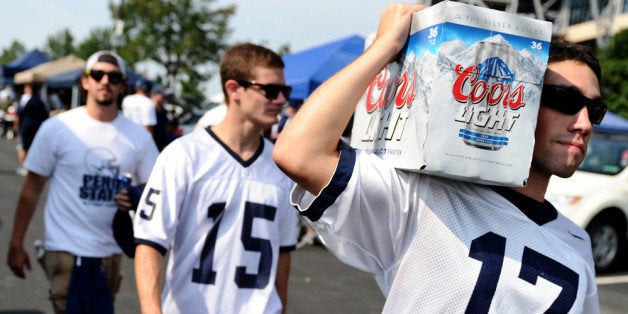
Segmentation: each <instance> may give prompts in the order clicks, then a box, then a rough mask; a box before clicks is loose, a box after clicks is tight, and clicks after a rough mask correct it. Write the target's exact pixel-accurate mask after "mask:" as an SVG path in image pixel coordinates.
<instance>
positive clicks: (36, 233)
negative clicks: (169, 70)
mask: <svg viewBox="0 0 628 314" xmlns="http://www.w3.org/2000/svg"><path fill="white" fill-rule="evenodd" d="M15 147H16V142H15V141H9V140H7V139H0V204H1V205H2V206H1V207H0V261H1V262H0V314H9V313H11V314H43V313H46V314H48V313H53V311H52V306H51V305H50V302H49V301H48V292H47V291H48V281H47V280H46V278H45V275H44V272H43V270H42V269H41V267H40V266H39V265H38V264H37V262H36V261H35V250H34V246H33V245H32V244H33V242H34V241H35V240H36V239H41V238H43V205H44V200H45V197H46V195H45V194H44V195H42V199H41V200H40V202H39V206H38V210H37V212H36V213H35V216H34V217H33V220H32V221H31V224H30V227H29V229H28V232H27V235H26V240H25V245H26V246H27V247H30V248H32V251H31V253H32V254H31V255H30V256H31V264H32V270H31V271H30V272H28V273H27V278H26V279H19V278H17V277H15V276H14V275H13V274H12V273H11V271H10V270H9V268H8V266H7V265H6V256H7V247H8V242H9V237H10V232H11V228H12V224H13V216H14V211H15V205H16V203H17V198H18V196H19V191H20V189H21V186H22V182H23V178H22V177H21V176H19V175H17V174H16V172H15V169H16V168H17V152H16V149H15ZM122 275H123V277H124V279H123V281H122V287H121V290H120V292H119V293H118V295H117V297H116V303H115V309H116V313H139V304H138V300H137V295H136V292H135V282H134V272H133V261H132V260H130V259H128V258H126V257H125V258H124V260H123V267H122ZM598 290H599V295H600V304H601V310H602V313H605V314H616V313H628V298H627V297H626V296H627V295H628V265H627V266H626V267H625V268H624V269H623V270H621V271H619V272H615V273H611V274H605V275H602V276H598ZM288 294H289V295H288V313H304V314H308V313H379V312H381V309H382V307H383V304H384V297H383V295H382V293H381V292H380V290H379V288H377V285H376V284H375V281H374V280H373V278H372V277H371V276H370V275H369V274H366V273H364V272H361V271H359V270H356V269H354V268H351V267H349V266H347V265H345V264H343V263H341V262H339V261H338V260H337V259H336V258H334V257H333V256H331V255H330V254H329V253H328V252H327V251H326V250H325V249H324V248H323V247H321V246H317V245H313V246H305V247H303V248H301V249H299V250H297V251H295V252H293V255H292V270H291V273H290V282H289V290H288Z"/></svg>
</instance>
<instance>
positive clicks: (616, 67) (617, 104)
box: [598, 29, 628, 119]
mask: <svg viewBox="0 0 628 314" xmlns="http://www.w3.org/2000/svg"><path fill="white" fill-rule="evenodd" d="M598 56H599V58H600V62H601V63H602V95H603V97H604V102H605V103H606V104H607V105H608V109H609V110H610V111H612V112H614V113H617V114H619V115H620V116H622V117H624V118H626V119H628V80H626V69H628V29H626V30H623V31H621V32H619V33H617V34H615V36H613V38H612V40H611V43H610V45H608V46H607V47H606V48H603V49H600V50H599V51H598Z"/></svg>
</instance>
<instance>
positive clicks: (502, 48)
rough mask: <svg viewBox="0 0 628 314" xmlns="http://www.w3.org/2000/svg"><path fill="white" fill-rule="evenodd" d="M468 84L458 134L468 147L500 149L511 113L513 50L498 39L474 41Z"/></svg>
mask: <svg viewBox="0 0 628 314" xmlns="http://www.w3.org/2000/svg"><path fill="white" fill-rule="evenodd" d="M477 44H478V50H477V54H476V55H475V57H476V58H475V65H477V67H474V68H473V70H472V71H473V72H474V73H472V77H471V78H470V80H471V81H473V83H472V84H469V85H468V86H467V88H468V89H470V90H469V91H468V95H469V98H468V100H467V102H466V104H464V106H465V107H466V108H465V112H467V113H468V114H467V117H468V120H467V121H466V124H465V128H461V129H460V131H459V134H458V136H459V137H460V138H462V140H463V142H464V143H465V144H467V145H469V146H473V147H477V148H481V149H486V150H500V149H501V148H502V147H504V146H507V145H508V131H507V127H505V126H507V125H509V123H508V121H506V120H507V119H509V117H511V116H512V113H511V112H508V111H510V107H511V106H510V105H511V104H510V102H511V101H512V97H513V96H515V97H516V95H514V93H515V91H516V90H515V88H514V86H513V84H514V81H515V75H516V68H515V67H516V55H517V53H518V52H517V51H516V50H514V49H512V48H510V47H511V46H510V45H508V44H506V43H502V42H493V41H482V42H478V43H477Z"/></svg>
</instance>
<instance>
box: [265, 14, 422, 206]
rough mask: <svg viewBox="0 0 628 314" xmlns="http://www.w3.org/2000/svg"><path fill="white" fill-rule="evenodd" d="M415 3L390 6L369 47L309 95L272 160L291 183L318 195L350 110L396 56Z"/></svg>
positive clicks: (335, 159)
mask: <svg viewBox="0 0 628 314" xmlns="http://www.w3.org/2000/svg"><path fill="white" fill-rule="evenodd" d="M421 8H423V6H419V5H407V4H405V5H399V4H394V5H390V6H389V7H388V8H387V9H386V11H384V13H382V16H381V20H380V26H379V28H378V34H377V37H376V39H375V41H374V42H373V44H372V45H371V46H370V47H369V48H368V49H367V50H366V51H365V52H364V53H363V54H362V55H361V56H360V57H358V58H357V59H356V60H355V61H354V62H352V63H351V64H349V65H348V66H347V67H345V68H344V69H342V70H341V71H339V72H338V73H336V74H335V75H334V76H332V77H331V78H329V79H328V80H327V81H326V82H325V83H323V84H322V85H321V86H320V87H319V88H317V89H316V91H314V93H312V95H310V96H309V97H308V99H307V100H306V102H305V103H304V104H303V106H302V107H301V109H299V112H298V113H297V114H296V116H295V117H294V118H293V120H292V122H291V123H290V124H288V125H287V126H286V128H285V129H284V130H283V131H282V132H281V135H280V136H279V139H278V140H277V143H276V144H275V150H274V153H273V157H274V158H275V162H276V163H277V165H278V166H279V167H280V168H281V169H282V170H283V171H284V172H286V174H288V176H290V177H291V178H292V179H293V180H294V181H295V182H296V183H298V184H299V185H300V186H302V187H304V188H305V189H307V190H308V191H310V192H312V193H314V194H318V192H319V191H320V190H321V189H322V188H323V187H324V186H325V184H327V182H328V181H329V179H330V178H331V176H332V174H333V171H334V169H335V167H336V165H337V162H338V158H339V153H338V152H337V151H336V148H337V145H338V141H339V139H340V137H341V135H342V132H343V130H344V129H345V127H346V125H347V123H348V122H349V119H350V118H351V115H352V114H353V112H354V110H355V106H356V104H357V103H358V101H359V100H360V98H361V97H362V94H363V93H364V91H365V90H366V88H367V86H368V85H369V84H370V82H371V81H372V80H373V79H374V78H375V76H376V75H377V74H378V73H379V72H380V71H381V70H382V69H383V68H384V67H385V66H386V64H388V63H389V62H390V61H392V60H393V59H394V58H395V56H396V55H397V54H398V53H399V51H400V50H401V48H402V47H403V45H404V44H405V42H406V40H407V38H408V32H409V27H410V19H411V15H412V13H414V12H416V11H418V10H419V9H421Z"/></svg>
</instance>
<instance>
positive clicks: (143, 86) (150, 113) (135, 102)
mask: <svg viewBox="0 0 628 314" xmlns="http://www.w3.org/2000/svg"><path fill="white" fill-rule="evenodd" d="M152 87H153V84H151V82H150V81H148V80H146V79H143V78H140V79H139V80H137V82H135V94H132V95H128V96H126V97H124V99H123V100H122V113H123V114H124V116H125V117H127V118H129V119H131V121H133V122H135V123H137V124H139V125H142V126H144V127H145V128H146V129H147V130H148V131H149V132H151V133H153V127H154V126H155V124H157V116H156V114H155V107H154V106H153V102H152V101H151V99H150V98H149V97H148V95H149V94H150V92H151V88H152Z"/></svg>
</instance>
